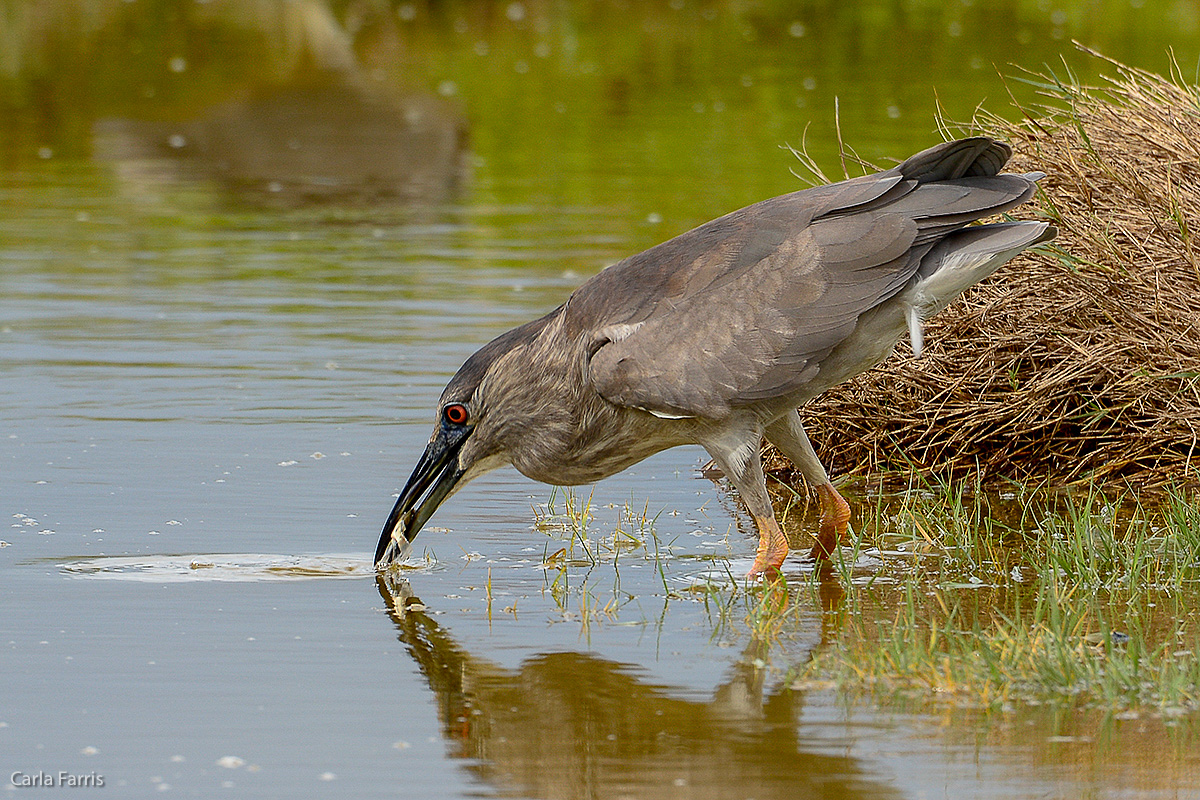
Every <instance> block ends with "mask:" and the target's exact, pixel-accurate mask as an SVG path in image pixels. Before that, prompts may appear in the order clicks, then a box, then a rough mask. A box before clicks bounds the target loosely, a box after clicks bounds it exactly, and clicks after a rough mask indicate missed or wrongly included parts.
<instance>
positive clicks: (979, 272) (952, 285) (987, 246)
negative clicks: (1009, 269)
mask: <svg viewBox="0 0 1200 800" xmlns="http://www.w3.org/2000/svg"><path fill="white" fill-rule="evenodd" d="M1028 177H1030V178H1032V179H1034V180H1036V177H1035V176H1034V175H1030V176H1028ZM1037 177H1040V176H1037ZM1057 234H1058V229H1057V228H1055V227H1054V226H1053V225H1051V224H1050V223H1048V222H997V223H994V224H991V225H972V226H970V227H967V228H963V229H962V230H959V231H956V232H954V233H952V234H950V235H949V236H946V237H945V238H943V239H942V240H941V241H939V242H938V243H937V244H936V245H935V246H934V247H933V249H932V250H930V251H929V253H927V254H926V256H925V257H924V258H923V259H921V268H920V270H919V271H918V273H917V275H916V276H914V281H915V285H912V286H911V287H910V289H909V291H911V292H912V296H911V299H909V301H908V302H907V303H906V306H907V308H906V313H907V315H908V333H909V338H910V339H911V341H912V348H913V353H914V354H915V355H918V356H919V355H920V354H921V349H922V344H923V339H924V337H923V324H924V321H925V320H927V319H929V318H930V317H932V316H933V315H934V314H936V313H938V312H939V311H941V310H942V309H943V308H945V307H946V306H947V305H949V304H950V302H951V301H952V300H954V298H956V297H958V296H959V295H960V294H962V293H963V292H964V291H966V290H967V289H968V288H970V287H971V286H974V285H975V284H976V283H979V282H980V281H981V280H983V279H984V278H986V277H988V276H989V275H991V274H992V273H993V272H995V271H996V270H997V269H999V268H1000V267H1001V265H1003V264H1004V263H1005V262H1007V261H1008V260H1009V259H1011V258H1013V257H1014V256H1016V255H1017V254H1019V253H1021V252H1022V251H1024V250H1027V249H1028V248H1030V247H1033V246H1035V245H1038V244H1041V243H1042V242H1048V241H1050V240H1051V239H1053V238H1054V237H1055V236H1056V235H1057Z"/></svg>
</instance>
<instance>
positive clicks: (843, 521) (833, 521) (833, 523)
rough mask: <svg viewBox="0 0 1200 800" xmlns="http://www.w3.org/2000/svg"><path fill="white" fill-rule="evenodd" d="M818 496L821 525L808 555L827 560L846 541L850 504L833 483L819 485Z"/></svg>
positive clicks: (818, 559)
mask: <svg viewBox="0 0 1200 800" xmlns="http://www.w3.org/2000/svg"><path fill="white" fill-rule="evenodd" d="M817 497H819V498H820V499H821V525H820V528H819V529H818V531H817V541H816V542H815V543H814V544H813V546H812V550H810V551H809V553H808V555H809V558H813V559H816V560H817V561H827V560H829V557H830V556H831V555H833V550H834V548H836V547H837V546H838V545H839V544H841V543H842V542H844V541H846V532H847V531H848V530H849V529H850V505H849V504H848V503H847V502H846V501H845V500H843V499H842V496H841V495H840V494H838V491H837V489H835V488H833V484H832V483H825V484H822V485H820V486H818V487H817ZM760 548H761V545H760Z"/></svg>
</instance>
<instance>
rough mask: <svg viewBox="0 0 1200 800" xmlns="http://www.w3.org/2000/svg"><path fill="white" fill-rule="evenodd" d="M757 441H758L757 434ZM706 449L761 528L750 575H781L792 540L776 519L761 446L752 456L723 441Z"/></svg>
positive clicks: (770, 577)
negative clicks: (764, 470) (725, 444)
mask: <svg viewBox="0 0 1200 800" xmlns="http://www.w3.org/2000/svg"><path fill="white" fill-rule="evenodd" d="M754 441H755V442H757V441H758V438H757V434H756V435H755V438H754ZM705 448H706V449H707V450H708V452H709V455H711V456H712V457H713V461H715V462H716V463H717V466H718V467H720V468H721V470H722V471H723V472H724V473H725V476H726V477H727V478H729V481H730V482H731V483H732V484H733V486H734V488H735V489H737V490H738V494H739V495H740V496H741V498H742V502H743V503H745V504H746V508H748V509H749V510H750V515H751V516H752V517H754V527H755V528H757V529H758V552H757V553H756V554H755V556H754V566H753V567H751V568H750V575H749V577H751V578H754V577H757V576H759V575H765V576H766V577H767V578H768V579H770V580H774V579H775V578H776V577H777V576H778V575H779V567H780V565H781V564H783V559H784V558H786V557H787V554H788V543H787V537H786V536H784V535H783V531H782V530H780V528H779V523H778V522H776V521H775V509H774V508H772V507H771V498H770V496H769V495H768V494H767V482H766V480H765V479H764V478H763V471H762V460H761V458H760V457H759V451H758V448H757V447H755V448H754V451H753V452H752V453H750V454H748V455H747V454H746V453H744V452H743V450H742V448H738V447H731V448H728V449H727V448H725V447H722V446H721V443H720V442H711V443H706V444H705Z"/></svg>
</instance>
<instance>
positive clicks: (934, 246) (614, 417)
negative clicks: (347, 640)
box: [375, 138, 1056, 577]
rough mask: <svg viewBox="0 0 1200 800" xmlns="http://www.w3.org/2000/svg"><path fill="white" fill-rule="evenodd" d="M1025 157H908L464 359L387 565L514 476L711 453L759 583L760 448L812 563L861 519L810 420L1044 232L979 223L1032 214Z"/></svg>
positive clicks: (1037, 225) (400, 517)
mask: <svg viewBox="0 0 1200 800" xmlns="http://www.w3.org/2000/svg"><path fill="white" fill-rule="evenodd" d="M1011 153H1012V151H1011V150H1010V149H1009V147H1008V145H1006V144H1004V143H1002V142H996V141H992V140H990V139H985V138H972V139H963V140H961V141H956V142H947V143H945V144H940V145H938V146H936V147H933V148H930V149H929V150H926V151H924V152H922V153H918V154H917V155H915V156H913V157H912V158H910V159H908V160H907V161H905V162H904V163H902V164H900V165H898V166H896V167H894V168H892V169H889V170H887V171H885V172H879V173H876V174H874V175H866V176H864V177H861V178H854V179H851V180H847V181H842V182H841V183H835V184H831V185H829V186H819V187H815V188H812V189H806V190H804V191H800V192H794V193H792V194H786V195H783V196H781V197H775V198H772V199H770V200H765V201H763V202H761V203H757V204H755V205H752V206H749V207H748V208H743V209H742V210H740V211H735V212H733V213H732V214H727V215H726V216H724V217H721V218H720V219H716V220H713V221H712V222H708V223H705V224H704V225H701V226H700V227H698V228H695V229H694V230H691V231H688V232H687V233H684V234H682V235H681V236H677V237H676V238H674V239H672V240H670V241H669V242H665V243H663V244H660V245H658V246H657V247H652V248H651V249H649V250H647V251H646V252H644V253H640V254H638V255H636V256H632V257H631V258H627V259H625V260H624V261H622V262H620V263H618V264H615V265H613V266H611V267H609V268H608V269H605V270H604V271H602V272H601V273H599V274H598V275H596V276H595V277H593V278H592V279H591V280H589V281H587V282H586V283H585V284H583V285H582V286H580V287H579V288H578V289H576V290H575V292H574V293H573V294H572V295H571V296H570V297H569V298H568V299H567V302H565V303H563V304H562V305H561V306H559V307H558V308H556V309H555V310H553V311H551V312H550V313H549V314H547V315H546V316H544V317H542V318H541V319H537V320H534V321H533V322H529V323H526V324H525V325H522V326H521V327H519V328H515V329H513V330H511V331H509V332H508V333H505V334H503V335H501V336H499V337H498V338H496V339H494V340H493V341H492V342H491V343H489V344H487V345H485V346H484V347H483V348H482V349H480V350H479V351H478V352H476V353H475V354H474V355H473V356H471V357H470V358H469V359H467V362H466V363H465V364H463V366H462V368H461V369H459V371H458V373H457V374H455V376H454V377H453V378H452V379H451V380H450V383H449V384H448V385H447V386H446V389H445V391H443V392H442V396H441V399H440V400H439V401H438V406H437V421H436V423H435V425H434V429H433V436H432V437H431V438H430V440H429V444H428V446H427V447H426V448H425V452H424V453H423V454H422V455H421V458H420V460H419V461H418V462H417V466H416V468H415V469H414V470H413V473H412V476H411V477H410V478H409V479H408V483H407V484H406V485H405V487H404V490H403V491H401V493H400V497H399V499H398V500H397V501H396V505H395V507H394V508H393V509H392V513H391V514H390V515H389V516H388V519H387V524H385V525H384V528H383V534H382V535H381V537H380V539H379V547H378V549H377V550H376V553H375V560H376V563H377V564H378V565H385V564H387V563H388V562H390V561H392V560H393V559H395V558H396V557H397V556H399V555H400V554H402V553H404V552H405V551H406V550H407V549H408V545H409V543H410V542H411V541H412V539H413V537H415V536H416V535H417V532H418V531H420V529H421V526H422V525H424V524H425V522H426V520H428V519H429V517H430V515H432V514H433V512H434V510H436V509H437V507H438V506H439V505H440V504H441V503H442V502H443V501H444V500H445V499H446V498H447V497H449V496H450V495H451V494H452V493H453V492H454V491H455V490H457V489H458V488H460V487H462V486H463V485H464V484H466V482H467V481H469V480H471V479H472V478H475V477H477V476H479V475H482V474H483V473H485V472H488V471H489V470H492V469H495V468H497V467H500V466H504V465H506V464H511V465H513V466H514V467H516V468H517V469H518V470H519V471H520V472H521V473H523V474H524V475H527V476H528V477H530V478H533V479H535V480H539V481H543V482H545V483H551V484H556V485H573V484H581V483H591V482H594V481H597V480H600V479H601V478H604V477H607V476H609V475H612V474H614V473H616V472H620V471H621V470H623V469H625V468H626V467H629V466H630V465H632V464H635V463H637V462H638V461H641V460H642V459H644V458H646V457H647V456H649V455H652V454H654V453H657V452H658V451H660V450H665V449H666V448H669V447H675V446H677V445H682V444H699V445H701V446H703V447H704V449H705V450H707V451H708V453H709V454H710V455H711V456H712V458H713V461H714V462H716V464H717V466H719V467H720V468H721V470H723V471H724V473H725V475H726V476H728V478H729V480H730V481H731V482H732V483H733V485H734V487H736V488H737V490H738V493H739V494H740V495H741V498H742V500H743V501H744V502H745V504H746V506H747V507H748V508H749V510H750V513H751V514H752V515H753V517H754V522H755V525H756V527H757V528H758V535H759V542H758V553H757V556H756V558H755V560H754V565H753V567H752V568H751V570H750V575H751V576H756V575H760V574H765V575H767V576H768V577H772V576H774V575H775V574H777V572H778V570H779V567H780V565H781V564H782V563H783V559H784V557H785V556H786V555H787V553H788V545H787V539H786V538H785V537H784V535H783V532H782V531H781V530H780V528H779V524H778V522H776V520H775V513H774V510H773V509H772V507H771V500H770V497H769V496H768V494H767V488H766V483H765V481H764V479H763V470H762V463H761V460H760V456H759V449H760V447H761V444H762V439H763V437H764V436H765V437H766V438H767V439H768V440H769V441H771V442H773V443H774V444H775V445H776V447H778V448H779V449H780V450H781V451H782V452H783V453H784V455H786V456H787V457H788V458H790V459H791V460H792V461H793V462H794V463H795V465H796V467H797V468H799V470H800V472H801V474H802V475H803V476H804V478H805V480H806V481H808V483H809V484H811V485H813V486H815V487H816V491H817V492H818V495H819V497H820V505H821V520H820V528H819V531H818V533H817V536H816V543H815V544H814V545H813V548H812V552H811V555H812V556H813V557H814V558H818V559H823V558H827V557H828V556H829V554H830V553H831V552H832V551H833V549H834V548H835V547H836V546H837V544H838V543H839V542H840V541H841V540H842V539H843V538H844V537H845V535H846V531H847V528H848V526H849V521H850V508H849V506H848V505H847V504H846V501H845V500H843V499H842V497H841V496H840V495H839V494H838V492H837V490H836V489H834V488H833V485H832V484H831V483H830V482H829V476H828V475H827V474H826V472H825V468H824V467H822V466H821V462H820V461H819V460H818V459H817V455H816V453H815V452H814V451H813V447H812V444H811V443H810V442H809V440H808V436H807V435H806V434H805V432H804V426H803V425H801V423H800V416H799V414H798V413H797V408H798V407H799V406H801V405H803V404H804V403H805V402H807V401H808V400H810V399H812V398H813V397H815V396H817V395H818V394H820V393H821V392H823V391H825V390H826V389H828V388H830V387H831V386H834V385H836V384H838V383H841V382H842V381H844V380H846V379H848V378H850V377H852V376H854V375H856V374H858V373H859V372H862V371H863V370H865V369H867V368H869V367H871V366H874V365H875V364H877V363H879V362H880V361H882V360H883V359H884V358H885V357H886V356H887V355H888V354H889V353H891V351H892V348H893V347H894V346H895V344H896V342H897V341H899V340H900V338H901V337H902V336H903V335H904V333H905V331H908V332H909V335H910V337H911V340H912V346H913V350H914V352H916V353H917V354H918V355H919V353H920V350H921V330H922V328H921V326H922V321H923V320H925V319H927V318H928V317H929V316H931V315H933V314H935V313H937V312H938V311H940V310H941V309H942V308H944V307H945V306H946V305H947V304H948V303H949V302H950V301H951V300H953V299H954V298H955V297H957V296H958V295H959V294H960V293H961V292H962V291H963V290H964V289H966V288H967V287H969V286H971V285H972V284H974V283H976V282H978V281H980V280H982V279H983V278H985V277H987V276H988V275H990V274H991V273H992V272H993V271H995V270H996V268H998V267H999V266H1000V265H1001V264H1003V263H1004V262H1006V261H1008V260H1009V259H1010V258H1012V257H1013V256H1015V255H1017V254H1018V253H1020V252H1021V251H1022V250H1024V249H1026V248H1027V247H1030V246H1032V245H1035V244H1037V243H1039V242H1044V241H1047V240H1049V239H1051V238H1053V237H1054V235H1055V233H1056V231H1055V229H1054V228H1052V227H1050V226H1049V225H1048V224H1046V223H1043V222H1001V223H995V224H989V225H972V224H971V223H974V222H976V221H978V220H979V219H982V218H984V217H988V216H992V215H994V214H999V213H1001V212H1004V211H1007V210H1009V209H1011V208H1013V207H1015V206H1018V205H1020V204H1021V203H1024V202H1025V201H1026V200H1028V199H1029V198H1030V197H1031V196H1032V195H1033V192H1034V182H1035V181H1037V180H1038V179H1039V178H1041V177H1043V175H1042V174H1041V173H1030V174H1026V175H1016V174H1003V175H1001V174H999V172H1000V169H1001V167H1003V166H1004V164H1005V162H1007V161H1008V158H1009V156H1010V155H1011Z"/></svg>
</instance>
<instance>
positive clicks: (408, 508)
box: [375, 431, 469, 568]
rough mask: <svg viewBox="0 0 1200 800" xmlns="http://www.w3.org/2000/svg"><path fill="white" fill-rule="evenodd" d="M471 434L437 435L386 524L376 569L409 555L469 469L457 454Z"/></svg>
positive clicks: (380, 540) (379, 547)
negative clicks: (431, 518) (427, 525)
mask: <svg viewBox="0 0 1200 800" xmlns="http://www.w3.org/2000/svg"><path fill="white" fill-rule="evenodd" d="M468 434H469V431H466V432H462V433H458V434H456V435H450V436H445V435H443V436H435V437H434V438H433V439H432V440H431V441H430V443H429V446H428V447H427V448H425V452H424V453H423V454H422V455H421V458H420V460H419V461H418V462H417V466H416V467H415V468H414V469H413V473H412V475H411V476H410V477H409V479H408V483H407V484H405V486H404V489H403V491H401V492H400V496H399V497H398V498H397V499H396V505H395V506H393V507H392V513H391V514H389V515H388V519H387V522H386V523H385V524H384V526H383V532H382V533H381V534H380V536H379V544H378V545H377V546H376V548H375V566H376V568H382V567H386V566H387V565H389V564H391V563H392V562H394V561H398V560H402V559H404V558H407V557H408V554H409V553H410V552H411V551H412V540H413V539H415V538H416V536H417V534H418V533H419V532H420V531H421V528H422V526H424V524H425V522H426V521H427V520H428V519H429V518H430V517H431V516H432V515H433V512H434V511H436V510H437V508H438V506H440V505H441V504H442V501H443V500H445V499H446V498H447V497H448V496H449V495H450V493H451V492H452V491H453V489H454V487H455V485H456V484H458V482H459V481H460V480H461V479H462V477H463V475H464V474H465V470H464V469H462V468H461V467H460V466H459V464H458V459H457V457H456V456H457V454H458V449H459V448H460V447H461V446H462V443H463V440H465V439H466V437H467V435H468Z"/></svg>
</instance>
